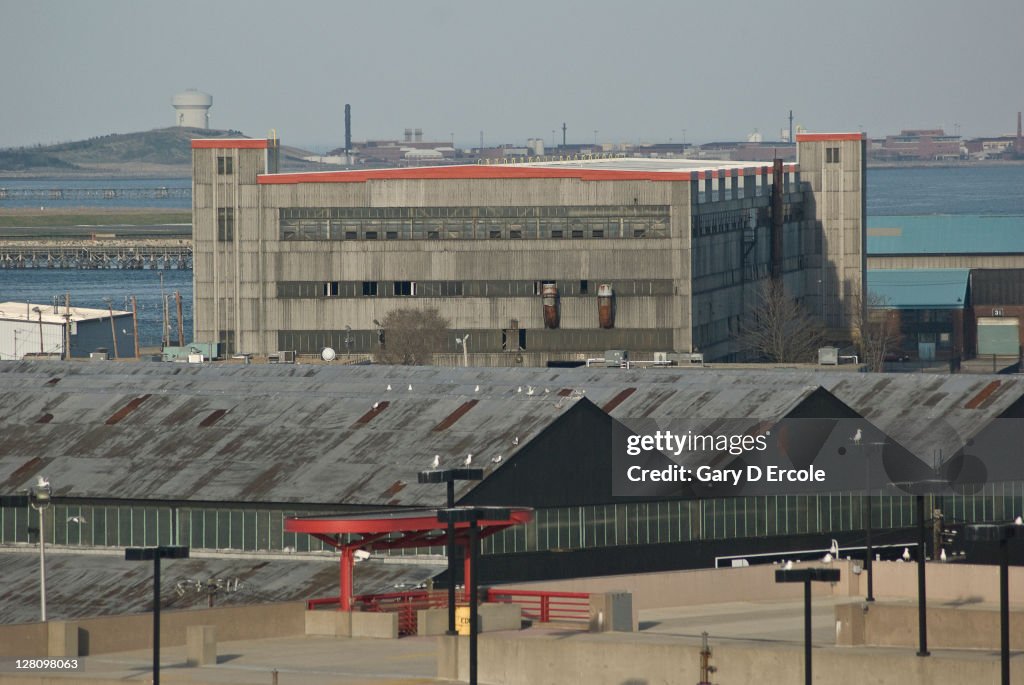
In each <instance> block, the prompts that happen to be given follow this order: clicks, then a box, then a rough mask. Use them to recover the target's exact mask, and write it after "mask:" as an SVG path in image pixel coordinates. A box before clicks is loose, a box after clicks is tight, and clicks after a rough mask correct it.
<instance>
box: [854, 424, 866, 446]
mask: <svg viewBox="0 0 1024 685" xmlns="http://www.w3.org/2000/svg"><path fill="white" fill-rule="evenodd" d="M863 436H864V434H863V432H862V431H861V429H860V428H858V429H857V432H856V433H854V434H853V444H854V445H859V444H860V441H861V438H862V437H863Z"/></svg>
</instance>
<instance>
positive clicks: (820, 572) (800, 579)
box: [775, 568, 839, 685]
mask: <svg viewBox="0 0 1024 685" xmlns="http://www.w3.org/2000/svg"><path fill="white" fill-rule="evenodd" d="M812 581H817V582H823V583H838V582H839V569H837V568H800V569H791V570H781V571H776V572H775V582H776V583H803V584H804V682H805V683H806V684H807V685H811V682H812V680H811V582H812Z"/></svg>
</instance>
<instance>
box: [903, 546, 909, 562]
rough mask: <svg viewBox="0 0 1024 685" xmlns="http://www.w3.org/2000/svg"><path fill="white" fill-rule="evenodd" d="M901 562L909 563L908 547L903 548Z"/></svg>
mask: <svg viewBox="0 0 1024 685" xmlns="http://www.w3.org/2000/svg"><path fill="white" fill-rule="evenodd" d="M903 561H910V548H909V547H904V548H903Z"/></svg>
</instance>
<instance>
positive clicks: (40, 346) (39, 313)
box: [32, 307, 43, 355]
mask: <svg viewBox="0 0 1024 685" xmlns="http://www.w3.org/2000/svg"><path fill="white" fill-rule="evenodd" d="M32 311H34V312H35V313H36V314H38V315H39V354H40V355H41V354H43V310H42V309H40V308H39V307H32Z"/></svg>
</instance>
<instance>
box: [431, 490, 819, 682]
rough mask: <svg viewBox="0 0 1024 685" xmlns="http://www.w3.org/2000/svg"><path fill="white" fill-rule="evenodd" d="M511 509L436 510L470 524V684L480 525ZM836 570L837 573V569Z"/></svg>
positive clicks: (443, 516) (473, 672)
mask: <svg viewBox="0 0 1024 685" xmlns="http://www.w3.org/2000/svg"><path fill="white" fill-rule="evenodd" d="M511 515H512V513H511V510H509V509H508V508H501V507H453V508H448V509H441V510H440V511H438V512H437V520H438V521H440V522H441V523H447V524H448V525H449V526H452V525H454V524H456V523H468V524H469V587H468V588H466V589H467V590H468V591H469V685H477V679H476V672H477V664H476V662H477V658H476V656H477V649H476V637H477V633H478V632H479V622H478V617H477V603H478V601H479V598H478V597H477V595H478V594H479V593H480V573H479V569H478V568H477V567H478V562H479V561H480V526H479V523H480V521H481V520H482V519H487V518H490V519H507V518H508V517H509V516H511ZM836 573H839V572H838V571H836Z"/></svg>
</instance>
